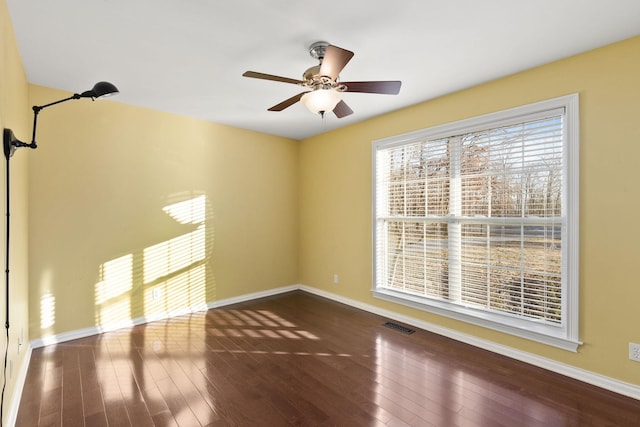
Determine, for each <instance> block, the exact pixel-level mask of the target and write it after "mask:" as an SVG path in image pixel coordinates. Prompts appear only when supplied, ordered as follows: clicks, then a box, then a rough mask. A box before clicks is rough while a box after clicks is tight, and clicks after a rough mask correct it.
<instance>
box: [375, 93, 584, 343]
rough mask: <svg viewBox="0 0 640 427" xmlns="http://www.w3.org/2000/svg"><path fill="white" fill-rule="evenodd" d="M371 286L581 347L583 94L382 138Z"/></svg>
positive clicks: (399, 298)
mask: <svg viewBox="0 0 640 427" xmlns="http://www.w3.org/2000/svg"><path fill="white" fill-rule="evenodd" d="M373 162H374V168H373V169H374V174H375V177H374V221H373V227H374V230H373V236H374V281H375V283H374V295H375V296H376V297H379V298H383V299H386V300H391V301H393V302H397V303H401V304H407V305H410V306H413V307H417V308H421V309H424V310H427V311H431V312H435V313H437V314H440V315H445V316H449V317H453V318H455V319H459V320H463V321H467V322H471V323H474V324H478V325H481V326H484V327H489V328H492V329H496V330H499V331H502V332H507V333H511V334H514V335H518V336H521V337H525V338H528V339H532V340H536V341H539V342H543V343H546V344H549V345H554V346H556V347H560V348H564V349H567V350H571V351H575V350H576V349H577V346H578V345H579V344H580V343H579V336H578V95H570V96H566V97H561V98H556V99H552V100H548V101H543V102H539V103H536V104H531V105H527V106H524V107H519V108H515V109H511V110H507V111H502V112H498V113H493V114H489V115H486V116H481V117H476V118H472V119H467V120H463V121H460V122H456V123H451V124H447V125H442V126H437V127H434V128H429V129H424V130H420V131H417V132H412V133H410V134H405V135H400V136H395V137H390V138H386V139H383V140H379V141H376V142H375V143H374V146H373Z"/></svg>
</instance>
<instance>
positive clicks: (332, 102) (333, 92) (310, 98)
mask: <svg viewBox="0 0 640 427" xmlns="http://www.w3.org/2000/svg"><path fill="white" fill-rule="evenodd" d="M341 100H342V95H341V93H340V92H338V90H337V89H316V90H313V91H311V92H307V93H305V94H304V95H302V98H301V99H300V101H301V102H302V104H304V106H305V107H307V109H308V110H309V111H311V112H312V113H320V114H324V112H325V111H333V109H334V108H335V107H336V105H338V102H340V101H341Z"/></svg>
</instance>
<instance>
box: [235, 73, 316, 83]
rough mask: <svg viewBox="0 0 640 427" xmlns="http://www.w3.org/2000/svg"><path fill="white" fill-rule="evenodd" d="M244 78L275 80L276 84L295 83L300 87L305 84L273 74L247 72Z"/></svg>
mask: <svg viewBox="0 0 640 427" xmlns="http://www.w3.org/2000/svg"><path fill="white" fill-rule="evenodd" d="M243 76H244V77H252V78H254V79H262V80H273V81H275V82H282V83H293V84H294V85H299V84H302V83H304V82H303V81H302V80H296V79H290V78H289V77H280V76H274V75H273V74H265V73H258V72H256V71H245V73H244V74H243Z"/></svg>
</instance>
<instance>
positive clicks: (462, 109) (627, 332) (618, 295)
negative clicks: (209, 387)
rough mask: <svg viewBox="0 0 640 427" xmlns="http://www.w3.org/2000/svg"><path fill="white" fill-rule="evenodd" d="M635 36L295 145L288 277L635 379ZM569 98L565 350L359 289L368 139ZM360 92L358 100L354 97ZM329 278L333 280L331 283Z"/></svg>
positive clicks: (364, 276) (639, 154) (639, 64)
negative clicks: (571, 339)
mask: <svg viewBox="0 0 640 427" xmlns="http://www.w3.org/2000/svg"><path fill="white" fill-rule="evenodd" d="M639 76H640V37H636V38H633V39H630V40H627V41H624V42H621V43H617V44H614V45H611V46H608V47H604V48H601V49H597V50H594V51H591V52H588V53H585V54H581V55H578V56H574V57H571V58H568V59H565V60H562V61H559V62H555V63H552V64H548V65H545V66H542V67H539V68H535V69H532V70H530V71H527V72H523V73H519V74H516V75H513V76H509V77H507V78H503V79H500V80H497V81H493V82H490V83H487V84H483V85H480V86H476V87H473V88H470V89H468V90H464V91H460V92H458V93H454V94H452V95H448V96H444V97H442V98H439V99H435V100H431V101H428V102H425V103H422V104H419V105H416V106H413V107H410V108H406V109H403V110H400V111H397V112H394V113H391V114H387V115H384V116H381V117H378V118H375V119H372V120H368V121H365V122H361V123H359V124H356V125H353V126H349V127H347V128H343V129H339V130H336V131H333V132H330V133H326V134H323V135H320V136H317V137H314V138H309V139H307V140H305V141H302V144H301V148H300V226H301V246H300V253H301V257H300V282H301V283H303V284H305V285H309V286H313V287H317V288H319V289H322V290H325V291H329V292H332V293H335V294H338V295H342V296H344V297H347V298H351V299H354V300H358V301H362V302H365V303H367V304H371V305H374V306H378V307H381V308H384V309H389V310H393V311H396V312H398V313H400V314H404V315H408V316H412V317H415V318H417V319H420V320H423V321H427V322H432V323H434V324H437V325H440V326H444V327H448V328H452V329H455V330H458V331H461V332H463V333H467V334H472V335H475V336H478V337H480V338H483V339H487V340H492V341H494V342H496V343H499V344H503V345H507V346H511V347H514V348H516V349H520V350H524V351H528V352H531V353H534V354H537V355H540V356H543V357H547V358H550V359H553V360H556V361H559V362H563V363H566V364H569V365H573V366H575V367H578V368H582V369H586V370H588V371H592V372H595V373H599V374H602V375H605V376H609V377H612V378H616V379H619V380H622V381H626V382H628V383H632V384H636V385H640V379H639V378H640V376H639V375H638V373H639V372H640V371H639V366H640V365H638V363H637V362H632V361H630V360H629V357H628V354H629V353H628V343H629V342H630V341H631V342H636V343H640V323H639V322H638V315H637V314H638V302H639V301H640V286H638V274H637V271H636V267H637V264H638V260H639V259H640V250H639V249H638V242H640V227H638V226H636V225H635V223H636V220H637V217H638V211H639V209H640V197H639V196H640V191H639V190H638V184H639V183H640V167H638V159H640V126H639V121H640V80H639ZM575 92H578V93H579V94H580V132H581V142H580V145H581V148H580V150H581V151H580V168H581V170H580V172H581V177H580V319H581V320H580V336H581V340H582V341H584V345H583V346H582V347H580V349H579V351H578V353H577V354H576V353H571V352H567V351H563V350H559V349H555V348H551V347H548V346H545V345H542V344H537V343H533V342H529V341H526V340H523V339H519V338H515V337H512V336H509V335H504V334H501V333H498V332H492V331H488V330H485V329H482V328H478V327H474V326H471V325H468V324H465V323H461V322H457V321H454V320H450V319H446V318H442V317H438V316H436V315H431V314H428V313H425V312H422V311H418V310H413V309H409V308H406V307H403V306H400V305H396V304H392V303H385V302H383V301H380V300H377V299H374V298H373V297H372V296H371V292H370V290H371V287H372V271H371V269H372V261H371V257H372V255H371V247H372V242H371V143H372V141H373V140H376V139H380V138H384V137H387V136H391V135H396V134H401V133H404V132H409V131H413V130H417V129H422V128H427V127H430V126H433V125H438V124H443V123H448V122H452V121H456V120H460V119H464V118H467V117H472V116H477V115H481V114H485V113H490V112H494V111H499V110H502V109H506V108H510V107H515V106H519V105H524V104H527V103H531V102H535V101H540V100H544V99H549V98H554V97H558V96H562V95H566V94H570V93H575ZM361 96H367V95H361ZM334 274H339V277H340V284H338V285H335V284H333V275H334Z"/></svg>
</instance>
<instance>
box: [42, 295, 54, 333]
mask: <svg viewBox="0 0 640 427" xmlns="http://www.w3.org/2000/svg"><path fill="white" fill-rule="evenodd" d="M55 323H56V297H54V296H53V295H51V294H50V293H49V292H47V293H45V294H44V295H42V296H41V297H40V328H41V329H47V328H50V327H52V326H53V325H54V324H55Z"/></svg>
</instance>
